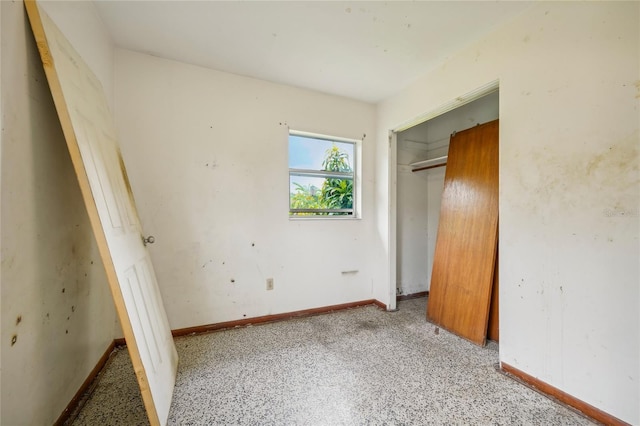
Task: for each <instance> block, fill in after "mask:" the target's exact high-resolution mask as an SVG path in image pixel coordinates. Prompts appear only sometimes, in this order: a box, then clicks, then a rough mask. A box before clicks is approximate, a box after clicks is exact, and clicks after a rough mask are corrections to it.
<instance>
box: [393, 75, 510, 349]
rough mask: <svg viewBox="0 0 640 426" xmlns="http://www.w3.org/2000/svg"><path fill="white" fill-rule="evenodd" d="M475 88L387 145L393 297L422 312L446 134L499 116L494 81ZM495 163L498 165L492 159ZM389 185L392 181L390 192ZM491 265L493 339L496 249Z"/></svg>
mask: <svg viewBox="0 0 640 426" xmlns="http://www.w3.org/2000/svg"><path fill="white" fill-rule="evenodd" d="M482 91H484V92H482ZM477 92H480V93H477ZM477 92H476V94H473V95H469V96H473V97H474V99H472V100H470V101H469V102H468V103H466V104H464V105H462V106H459V107H453V106H452V107H451V108H442V109H441V111H442V113H439V114H438V113H434V114H433V115H431V117H427V118H426V119H425V120H424V121H422V122H419V123H417V124H415V125H412V126H410V127H407V128H404V129H401V130H398V131H395V132H393V133H392V144H391V149H392V150H393V149H394V148H395V152H392V153H391V154H392V155H391V158H392V159H393V158H394V157H395V161H394V162H395V168H396V176H395V178H396V179H395V197H393V196H392V200H394V199H395V240H394V241H393V242H395V268H393V266H394V265H393V260H394V259H393V257H392V268H391V270H392V271H393V270H394V269H395V295H396V300H398V301H400V300H403V299H407V298H418V297H419V298H424V306H425V310H426V308H427V300H428V297H429V293H430V290H431V284H432V281H431V280H432V274H433V270H434V254H435V252H436V242H437V238H438V227H439V224H440V215H441V209H442V200H443V189H444V185H445V174H446V171H447V161H448V154H449V145H450V140H451V136H452V135H454V134H456V133H458V132H462V131H465V130H467V129H470V128H474V127H476V126H478V125H481V124H485V123H489V122H492V121H495V120H497V119H498V118H499V91H498V85H497V82H496V83H494V84H493V86H492V87H487V88H484V89H481V90H479V91H477ZM443 110H444V111H443ZM496 137H497V136H496ZM393 142H395V144H394V143H393ZM496 144H497V141H496ZM394 145H395V146H394ZM393 154H395V156H394V155H393ZM392 161H393V160H392ZM495 161H496V164H497V158H496V160H495ZM496 167H497V165H496ZM496 186H497V178H496ZM393 189H394V188H393V184H392V190H391V192H392V194H394V192H393ZM496 191H497V188H496ZM392 204H393V201H392ZM392 210H393V208H392ZM495 214H496V215H497V211H496V213H495ZM392 221H393V215H392ZM392 229H393V224H392ZM392 234H393V232H392ZM460 235H462V234H460ZM455 238H457V237H455ZM495 244H497V237H496V242H495ZM440 261H442V257H441V258H440ZM495 265H496V266H495V277H496V282H495V284H492V289H495V290H496V291H492V296H493V298H492V300H491V302H490V306H491V310H490V312H491V315H489V316H490V318H489V320H488V333H489V338H490V339H491V340H496V341H497V340H498V315H497V314H498V309H497V307H498V298H497V296H498V292H497V285H498V283H497V272H498V270H497V253H496V255H495ZM493 267H494V265H492V266H491V268H493ZM492 271H493V269H492ZM470 309H473V308H470ZM445 328H447V327H445Z"/></svg>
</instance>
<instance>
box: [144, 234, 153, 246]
mask: <svg viewBox="0 0 640 426" xmlns="http://www.w3.org/2000/svg"><path fill="white" fill-rule="evenodd" d="M155 242H156V238H155V237H154V236H153V235H149V236H148V237H146V238H145V237H144V236H143V237H142V244H144V245H145V246H146V245H147V244H153V243H155Z"/></svg>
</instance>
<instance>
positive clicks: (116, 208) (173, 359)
mask: <svg viewBox="0 0 640 426" xmlns="http://www.w3.org/2000/svg"><path fill="white" fill-rule="evenodd" d="M25 6H26V8H27V13H28V15H29V20H30V22H31V27H32V29H33V33H34V36H35V39H36V43H37V45H38V50H39V51H40V56H41V58H42V63H43V65H44V69H45V73H46V75H47V80H48V82H49V87H50V89H51V93H52V95H53V99H54V103H55V105H56V110H57V112H58V116H59V118H60V122H61V125H62V130H63V132H64V135H65V139H66V141H67V146H68V148H69V153H70V155H71V160H72V162H73V166H74V169H75V171H76V175H77V177H78V182H79V184H80V189H81V191H82V195H83V199H84V202H85V206H86V208H87V212H88V213H89V219H90V221H91V226H92V228H93V232H94V235H95V237H96V241H97V243H98V248H99V250H100V256H101V258H102V262H103V264H104V267H105V271H106V275H107V279H108V282H109V286H110V288H111V293H112V295H113V299H114V302H115V306H116V310H117V312H118V317H119V319H120V323H121V325H122V329H123V332H124V336H125V340H126V342H127V348H128V350H129V353H130V355H131V361H132V363H133V368H134V371H135V373H136V376H137V379H138V384H139V386H140V390H141V393H142V398H143V401H144V405H145V408H146V411H147V415H148V417H149V421H150V423H151V424H152V425H159V424H165V423H166V421H167V418H168V414H169V407H170V405H171V399H172V396H173V388H174V385H175V378H176V370H177V365H178V355H177V352H176V348H175V345H174V343H173V337H172V335H171V330H170V328H169V322H168V320H167V316H166V312H165V310H164V306H163V304H162V300H161V296H160V292H159V289H158V285H157V282H156V277H155V274H154V269H153V265H152V264H151V259H150V257H149V253H148V252H147V249H146V247H145V246H144V244H143V241H142V230H141V225H140V220H139V218H138V214H137V210H136V207H135V203H134V200H133V194H132V192H131V187H130V185H129V181H128V178H127V174H126V170H125V167H124V162H123V161H122V156H121V155H120V149H119V146H118V142H117V139H116V133H115V129H114V125H113V120H112V117H111V114H110V112H109V108H108V105H107V102H106V98H105V95H104V91H103V89H102V85H101V84H100V81H99V80H98V79H97V78H96V76H95V75H94V74H93V72H92V71H91V70H90V69H89V68H88V66H87V65H86V64H85V63H84V61H83V59H82V58H81V57H80V55H79V54H78V53H77V52H76V51H75V49H74V48H73V47H72V46H71V44H70V43H69V42H68V41H67V39H66V38H65V36H64V35H63V34H62V33H61V32H60V30H59V29H58V28H57V27H56V25H55V24H54V23H53V22H52V21H51V19H50V18H49V17H48V16H47V15H46V13H44V12H43V11H42V9H41V8H40V6H39V5H38V4H37V3H36V2H35V1H32V0H25Z"/></svg>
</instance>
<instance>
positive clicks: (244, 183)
mask: <svg viewBox="0 0 640 426" xmlns="http://www.w3.org/2000/svg"><path fill="white" fill-rule="evenodd" d="M116 118H117V120H116V124H117V127H118V130H119V132H120V135H121V140H122V151H123V157H124V160H125V162H126V165H127V168H128V170H129V176H130V178H131V183H132V186H133V191H134V193H135V194H136V199H137V201H138V207H139V212H140V216H141V220H142V224H143V227H144V230H145V233H147V234H152V235H154V236H155V237H156V243H155V244H154V245H152V246H150V252H151V256H152V259H153V261H154V265H155V267H156V273H157V276H158V281H159V285H160V289H161V292H162V295H163V298H164V301H165V306H166V308H167V314H168V317H169V322H170V324H171V327H172V328H173V329H176V328H183V327H189V326H198V325H204V324H210V323H217V322H221V321H229V320H237V319H242V318H245V317H246V318H251V317H256V316H261V315H269V314H277V313H283V312H290V311H296V310H302V309H308V308H314V307H321V306H327V305H333V304H339V303H346V302H352V301H359V300H365V299H371V298H372V297H373V294H372V286H373V285H374V279H379V277H376V275H375V274H374V272H373V270H374V269H373V265H374V264H375V263H376V262H377V263H380V251H379V250H377V247H379V243H378V242H376V241H374V240H372V235H373V234H374V233H373V232H372V229H373V221H372V218H373V214H374V212H373V208H374V207H373V202H372V197H373V182H372V181H373V173H372V167H373V155H374V145H373V142H374V139H373V138H372V137H371V135H373V132H374V131H375V127H374V120H375V107H374V106H373V105H369V104H365V103H361V102H357V101H352V100H347V99H344V98H338V97H335V96H329V95H324V94H319V93H316V92H310V91H306V90H302V89H297V88H293V87H288V86H282V85H277V84H273V83H267V82H264V81H260V80H255V79H250V78H245V77H240V76H236V75H232V74H227V73H223V72H218V71H214V70H209V69H205V68H199V67H196V66H191V65H186V64H182V63H178V62H173V61H168V60H164V59H159V58H156V57H152V56H148V55H143V54H138V53H133V52H130V51H125V50H117V51H116ZM287 125H288V126H289V127H290V128H292V129H295V130H302V131H309V132H315V133H321V134H328V135H333V136H341V137H347V138H358V139H359V138H361V137H362V136H363V134H366V135H368V136H367V137H366V138H365V139H364V142H363V144H362V145H363V146H362V152H363V158H362V170H363V175H362V181H363V187H362V191H363V193H362V199H363V206H362V219H361V220H353V219H351V220H327V219H324V220H322V219H317V220H290V219H289V218H288V188H289V183H288V169H287V167H288V166H287V155H288V128H287ZM353 270H357V271H358V272H357V273H348V274H343V273H342V272H343V271H353ZM269 277H272V278H274V281H275V289H274V290H272V291H266V279H267V278H269Z"/></svg>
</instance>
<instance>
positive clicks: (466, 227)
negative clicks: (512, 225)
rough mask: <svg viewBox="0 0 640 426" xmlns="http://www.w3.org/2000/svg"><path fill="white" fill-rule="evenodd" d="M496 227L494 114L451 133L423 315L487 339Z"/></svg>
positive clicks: (455, 330)
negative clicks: (429, 283)
mask: <svg viewBox="0 0 640 426" xmlns="http://www.w3.org/2000/svg"><path fill="white" fill-rule="evenodd" d="M497 231H498V120H495V121H492V122H489V123H486V124H482V125H479V126H476V127H473V128H471V129H468V130H464V131H462V132H458V133H456V134H455V135H453V136H452V137H451V141H450V145H449V158H448V159H447V170H446V172H445V178H444V191H443V193H442V205H441V209H440V222H439V225H438V236H437V239H436V249H435V253H434V260H433V272H432V276H431V287H430V289H429V300H428V306H427V318H428V319H429V320H431V321H432V322H434V323H435V324H438V325H440V326H442V327H443V328H445V329H447V330H449V331H451V332H453V333H455V334H458V335H460V336H462V337H464V338H466V339H468V340H470V341H472V342H474V343H476V344H479V345H483V344H484V343H485V338H486V333H487V321H488V316H489V304H490V301H491V288H492V284H493V271H494V265H495V257H496V246H497Z"/></svg>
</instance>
